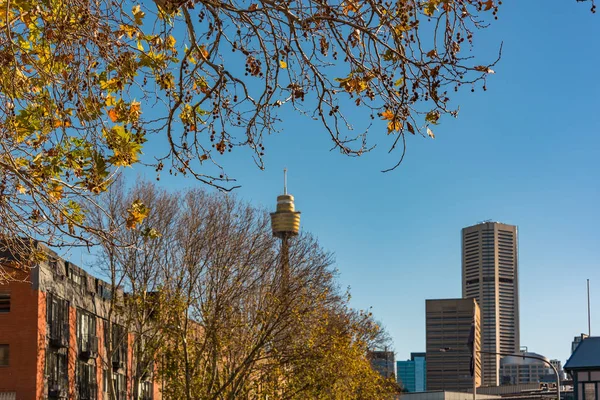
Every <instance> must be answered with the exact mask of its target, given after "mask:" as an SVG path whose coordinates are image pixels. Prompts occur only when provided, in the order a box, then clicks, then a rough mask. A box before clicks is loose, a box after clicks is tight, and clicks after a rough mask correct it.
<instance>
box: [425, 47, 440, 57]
mask: <svg viewBox="0 0 600 400" xmlns="http://www.w3.org/2000/svg"><path fill="white" fill-rule="evenodd" d="M426 56H427V57H429V58H435V57H437V51H436V50H435V49H433V50H429V51H428V52H427V54H426Z"/></svg>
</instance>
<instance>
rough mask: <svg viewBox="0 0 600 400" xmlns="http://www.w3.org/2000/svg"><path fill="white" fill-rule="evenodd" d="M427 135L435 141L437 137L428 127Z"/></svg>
mask: <svg viewBox="0 0 600 400" xmlns="http://www.w3.org/2000/svg"><path fill="white" fill-rule="evenodd" d="M427 135H428V136H429V137H430V138H432V139H435V135H434V134H433V132H432V131H431V129H429V127H427Z"/></svg>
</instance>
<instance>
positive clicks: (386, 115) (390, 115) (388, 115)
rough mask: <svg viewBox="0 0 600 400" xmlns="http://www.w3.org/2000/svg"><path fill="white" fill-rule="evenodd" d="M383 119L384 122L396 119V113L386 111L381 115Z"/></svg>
mask: <svg viewBox="0 0 600 400" xmlns="http://www.w3.org/2000/svg"><path fill="white" fill-rule="evenodd" d="M381 118H383V119H384V120H391V119H393V118H394V113H393V112H392V111H390V110H385V111H384V112H382V113H381Z"/></svg>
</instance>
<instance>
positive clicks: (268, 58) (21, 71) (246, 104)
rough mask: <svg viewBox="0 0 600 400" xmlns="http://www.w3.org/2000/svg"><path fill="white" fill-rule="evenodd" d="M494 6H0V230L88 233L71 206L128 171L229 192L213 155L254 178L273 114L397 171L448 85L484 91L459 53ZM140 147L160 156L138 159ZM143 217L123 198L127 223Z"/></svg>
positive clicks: (95, 0) (475, 70) (115, 1)
mask: <svg viewBox="0 0 600 400" xmlns="http://www.w3.org/2000/svg"><path fill="white" fill-rule="evenodd" d="M500 3H501V2H500V1H499V0H487V1H483V0H426V1H416V0H396V1H388V0H331V1H328V0H292V1H286V2H282V1H279V0H256V1H252V0H225V1H221V0H219V1H216V0H201V1H199V0H189V1H181V0H175V1H171V0H156V2H144V3H141V2H140V3H138V2H135V1H129V0H111V1H107V0H89V1H86V0H43V1H33V0H18V1H15V0H13V1H11V0H0V10H1V11H0V28H1V29H0V41H1V42H2V46H1V48H0V97H1V99H0V110H1V111H2V119H1V120H0V136H1V137H0V145H1V146H2V149H1V151H0V166H1V167H2V168H1V171H0V196H1V199H2V201H1V202H0V218H1V221H2V223H0V234H1V235H3V236H9V237H24V238H37V239H42V240H44V241H46V242H47V243H48V244H50V245H65V244H69V243H81V242H82V239H86V238H89V235H88V234H89V233H92V234H99V235H102V234H103V232H97V231H94V230H93V229H92V228H91V227H90V226H89V224H87V223H86V215H85V213H84V211H83V209H82V207H81V206H82V203H83V202H84V201H87V200H90V201H94V197H95V196H96V195H97V194H98V193H101V192H103V191H105V190H106V189H107V187H108V185H109V184H110V182H111V180H112V178H113V176H114V174H115V173H116V171H117V170H118V169H119V168H123V167H128V166H132V165H144V166H151V167H153V168H155V170H156V171H157V172H158V173H160V172H161V171H168V172H169V173H172V174H184V175H191V176H193V177H194V178H196V179H198V180H199V181H201V182H203V183H205V184H208V185H212V186H215V187H218V188H220V189H224V190H230V189H232V188H233V187H235V183H234V182H233V180H232V178H231V177H229V176H228V175H227V173H226V170H225V168H224V167H223V166H222V165H221V156H222V155H223V154H224V153H225V152H230V151H235V150H236V149H239V148H246V149H248V150H250V151H251V153H252V154H253V159H254V162H255V163H256V164H257V165H258V166H259V167H260V168H262V167H263V162H262V159H263V156H264V153H265V151H266V150H265V145H264V138H265V137H266V135H268V134H270V133H272V132H275V131H277V130H278V129H281V128H282V126H283V124H282V121H281V112H284V111H285V112H288V111H289V112H294V113H297V114H301V115H304V116H305V117H306V118H310V119H313V120H316V121H318V122H319V123H320V124H321V126H322V128H323V132H324V134H327V135H329V137H330V138H331V140H332V142H333V144H334V146H335V147H336V148H338V149H339V150H340V151H341V152H342V153H344V154H347V155H350V156H359V155H361V154H363V153H365V152H367V151H369V150H370V149H371V148H372V146H373V145H374V144H376V143H377V142H378V141H380V140H383V139H382V138H385V137H388V136H389V137H390V139H385V140H386V141H387V143H389V144H390V146H391V147H390V151H393V150H396V152H397V154H398V158H397V160H398V163H399V162H400V161H401V160H402V157H403V155H404V151H405V150H406V137H407V135H408V136H412V135H422V136H425V137H434V132H433V130H434V129H433V128H432V127H433V126H434V125H436V124H437V123H438V122H439V121H440V120H441V119H442V117H443V116H444V115H456V107H453V106H452V105H451V103H450V96H451V95H452V94H453V93H454V92H455V91H458V90H460V89H461V87H462V88H464V87H466V88H467V89H468V90H472V89H473V88H475V87H476V86H477V87H479V86H483V88H485V81H486V77H487V76H488V75H489V74H491V73H493V72H494V71H493V69H492V67H493V65H494V63H495V61H496V60H488V61H487V62H477V61H475V60H474V59H472V58H471V56H470V54H468V53H467V51H469V50H470V49H471V47H472V46H473V39H474V35H475V32H476V30H477V29H479V28H483V27H485V26H486V24H487V23H488V22H486V21H490V20H492V19H494V18H497V13H498V7H499V5H500ZM375 120H379V121H383V123H381V122H380V123H374V122H373V121H375ZM365 121H367V123H365ZM371 125H373V127H372V126H371ZM380 126H381V128H382V129H381V132H380V131H379V130H378V129H376V130H373V129H375V128H379V127H380ZM147 141H154V142H157V143H159V144H161V146H162V147H161V146H158V147H160V148H162V149H164V152H163V153H162V154H158V155H156V156H155V157H153V158H149V157H142V152H143V149H144V144H145V143H146V142H147ZM396 165H397V164H396ZM392 168H394V166H393V165H392ZM147 212H148V210H147V209H146V208H145V207H144V205H143V204H141V203H138V202H134V203H132V204H131V205H130V208H129V218H128V220H127V221H126V223H127V225H128V226H129V227H130V228H133V227H135V226H136V225H137V224H139V222H140V221H141V220H142V219H143V218H144V217H145V216H146V215H147ZM69 238H71V239H69Z"/></svg>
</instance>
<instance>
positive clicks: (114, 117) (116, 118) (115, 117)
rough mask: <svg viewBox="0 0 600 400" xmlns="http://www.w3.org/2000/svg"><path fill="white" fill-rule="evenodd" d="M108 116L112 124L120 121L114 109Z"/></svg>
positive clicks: (109, 111)
mask: <svg viewBox="0 0 600 400" xmlns="http://www.w3.org/2000/svg"><path fill="white" fill-rule="evenodd" d="M107 114H108V117H109V118H110V120H111V121H112V122H117V120H118V119H119V116H118V115H117V110H115V109H114V108H111V109H110V110H108V113H107Z"/></svg>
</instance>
